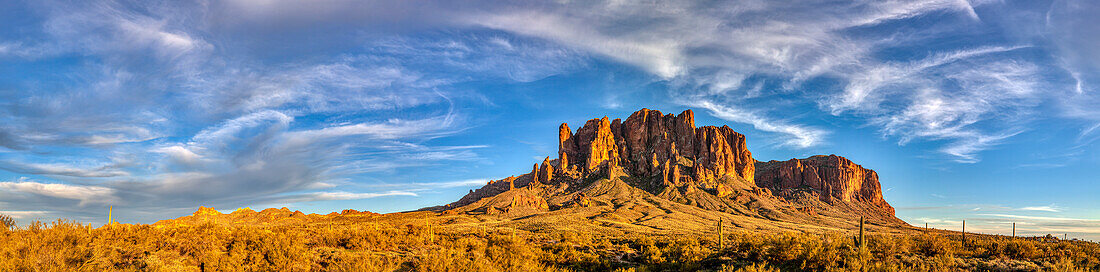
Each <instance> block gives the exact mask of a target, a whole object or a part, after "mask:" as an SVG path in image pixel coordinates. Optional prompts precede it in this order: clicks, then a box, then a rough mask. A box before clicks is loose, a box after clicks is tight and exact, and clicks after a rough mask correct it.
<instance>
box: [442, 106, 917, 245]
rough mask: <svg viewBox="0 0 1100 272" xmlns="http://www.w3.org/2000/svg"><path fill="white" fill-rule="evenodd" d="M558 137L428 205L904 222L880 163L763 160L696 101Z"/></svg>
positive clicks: (548, 212)
mask: <svg viewBox="0 0 1100 272" xmlns="http://www.w3.org/2000/svg"><path fill="white" fill-rule="evenodd" d="M558 140H559V141H558V153H557V154H556V156H557V158H554V159H551V158H550V157H546V158H545V159H544V160H543V161H542V162H541V163H535V164H534V165H533V166H532V169H531V172H529V173H524V174H521V175H518V176H511V177H507V178H504V179H500V180H494V181H490V182H488V184H486V185H485V186H484V187H481V188H479V189H476V190H471V191H470V193H469V194H467V195H465V196H463V197H462V198H461V199H459V200H458V201H455V202H454V203H451V204H447V205H444V206H439V207H431V208H427V209H426V210H433V211H443V212H445V213H447V214H467V215H494V216H498V217H507V218H512V219H517V220H528V221H539V218H542V217H549V216H553V217H555V218H558V219H561V218H562V217H570V216H572V217H577V216H581V215H583V217H584V218H588V219H601V220H604V221H607V222H611V223H626V224H633V225H641V226H647V227H655V226H654V225H662V226H663V225H669V224H670V225H676V224H679V223H682V222H685V221H691V220H695V219H699V220H704V221H706V220H717V218H719V217H732V218H731V219H730V220H731V221H732V223H734V224H735V225H738V224H739V223H744V224H748V222H753V223H752V225H755V227H756V228H763V227H765V226H766V225H769V224H766V223H761V222H785V223H790V224H793V225H789V224H788V225H784V224H771V225H772V226H786V227H782V228H795V229H798V228H800V227H791V226H807V225H808V226H820V227H824V228H841V227H844V228H846V227H849V226H851V224H852V222H854V221H858V218H859V217H861V216H863V217H866V218H867V219H868V220H869V222H870V223H871V224H875V225H881V226H908V225H907V224H905V222H903V221H901V220H900V219H897V218H896V217H894V209H893V207H891V206H890V204H889V203H887V202H886V200H885V199H883V197H882V190H881V185H880V184H879V180H878V174H877V173H875V171H873V170H870V169H866V168H863V167H862V166H860V165H858V164H855V163H853V162H852V161H850V160H848V159H846V158H844V157H840V156H836V155H828V156H824V155H819V156H812V157H809V158H805V159H790V160H787V161H774V160H773V161H767V162H761V161H757V160H756V159H754V158H753V157H752V152H750V151H749V150H748V149H747V148H746V144H745V136H744V135H742V134H740V133H737V132H736V131H733V130H732V129H730V128H729V127H728V126H722V127H716V126H703V127H696V126H695V116H694V113H693V112H692V111H691V110H686V111H684V112H682V113H680V114H678V115H674V114H662V113H661V112H660V111H657V110H650V109H642V110H639V111H637V112H634V113H633V114H631V115H630V117H628V118H626V120H620V119H614V120H609V119H608V118H607V117H603V118H598V119H591V120H588V121H587V122H586V123H585V124H584V125H583V126H581V127H580V128H579V129H577V131H576V133H574V132H573V131H572V130H571V129H570V127H569V125H568V124H566V123H562V124H561V126H560V127H559V128H558ZM571 214H574V215H571ZM543 221H545V222H547V223H551V222H552V221H553V220H543Z"/></svg>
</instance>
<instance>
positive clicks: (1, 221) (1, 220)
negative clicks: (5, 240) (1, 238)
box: [0, 214, 15, 230]
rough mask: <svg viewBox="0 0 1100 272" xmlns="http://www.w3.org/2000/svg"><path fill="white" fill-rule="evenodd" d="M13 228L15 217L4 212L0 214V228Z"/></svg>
mask: <svg viewBox="0 0 1100 272" xmlns="http://www.w3.org/2000/svg"><path fill="white" fill-rule="evenodd" d="M14 228H15V219H13V218H11V216H8V215H6V214H0V229H3V230H11V229H14Z"/></svg>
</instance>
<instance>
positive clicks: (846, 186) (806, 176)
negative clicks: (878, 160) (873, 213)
mask: <svg viewBox="0 0 1100 272" xmlns="http://www.w3.org/2000/svg"><path fill="white" fill-rule="evenodd" d="M757 164H758V165H757V169H756V185H757V186H759V187H764V188H772V189H799V188H809V189H814V190H816V191H818V192H819V193H820V197H821V199H822V200H823V201H825V202H832V201H834V200H836V201H843V202H864V203H869V204H871V205H873V206H875V207H877V208H880V209H882V210H883V211H887V212H889V213H890V214H894V208H893V207H891V206H890V204H888V203H886V200H884V199H883V198H882V187H881V185H880V184H879V181H878V173H875V171H874V170H870V169H866V168H863V166H860V165H858V164H855V163H853V162H852V161H851V160H848V159H847V158H844V157H841V156H837V155H829V156H824V155H818V156H813V157H809V158H805V159H790V160H788V161H769V162H759V163H757Z"/></svg>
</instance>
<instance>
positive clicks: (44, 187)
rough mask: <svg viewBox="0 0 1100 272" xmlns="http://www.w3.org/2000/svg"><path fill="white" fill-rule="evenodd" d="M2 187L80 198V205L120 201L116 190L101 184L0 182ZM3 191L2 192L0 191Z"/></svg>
mask: <svg viewBox="0 0 1100 272" xmlns="http://www.w3.org/2000/svg"><path fill="white" fill-rule="evenodd" d="M0 189H4V190H10V191H11V192H15V193H23V194H33V195H39V196H45V197H52V198H61V199H70V200H78V201H79V202H78V205H80V206H84V205H87V204H93V203H111V202H118V201H119V198H118V197H117V196H116V195H115V190H114V189H111V188H107V187H101V186H86V185H69V184H56V183H40V182H33V181H16V182H10V181H7V182H0ZM0 193H2V192H0Z"/></svg>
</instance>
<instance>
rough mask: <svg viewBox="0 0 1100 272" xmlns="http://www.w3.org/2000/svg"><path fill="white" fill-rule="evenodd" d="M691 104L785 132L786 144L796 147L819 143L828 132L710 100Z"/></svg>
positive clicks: (715, 113) (722, 115)
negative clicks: (769, 117) (765, 116)
mask: <svg viewBox="0 0 1100 272" xmlns="http://www.w3.org/2000/svg"><path fill="white" fill-rule="evenodd" d="M691 106H695V107H700V108H704V109H707V110H709V111H710V114H711V115H714V116H715V117H718V118H722V119H724V120H728V121H733V122H738V123H747V124H751V125H752V126H753V128H756V129H759V130H762V131H768V132H776V133H780V134H785V135H787V136H788V138H789V139H790V140H787V141H786V142H784V144H786V145H790V146H794V147H801V148H806V147H810V146H813V145H816V144H819V143H820V142H821V141H822V140H823V138H824V137H825V135H827V134H828V133H827V132H825V131H824V130H820V129H816V128H812V127H806V126H800V125H791V124H787V123H785V122H782V121H776V120H770V119H767V118H764V117H761V116H759V115H757V114H755V113H753V112H749V111H745V110H742V109H738V108H734V107H731V106H722V105H718V104H715V103H713V102H710V101H705V100H704V101H696V102H694V104H691Z"/></svg>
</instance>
